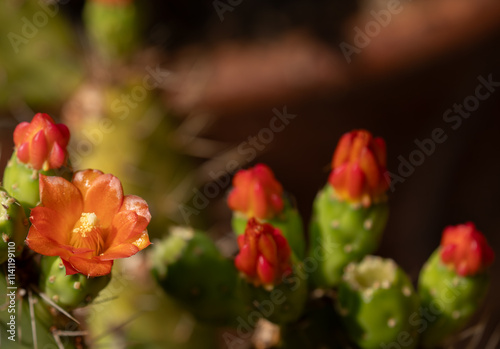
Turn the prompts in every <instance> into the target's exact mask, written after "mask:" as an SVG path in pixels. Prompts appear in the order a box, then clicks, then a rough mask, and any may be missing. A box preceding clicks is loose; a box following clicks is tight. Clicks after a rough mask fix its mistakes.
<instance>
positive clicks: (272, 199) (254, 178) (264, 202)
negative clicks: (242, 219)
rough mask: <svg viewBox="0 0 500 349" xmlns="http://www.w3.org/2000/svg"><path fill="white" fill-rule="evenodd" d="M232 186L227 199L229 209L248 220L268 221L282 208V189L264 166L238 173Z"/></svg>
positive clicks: (258, 165)
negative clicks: (253, 218) (241, 214)
mask: <svg viewBox="0 0 500 349" xmlns="http://www.w3.org/2000/svg"><path fill="white" fill-rule="evenodd" d="M233 186H234V188H233V190H232V191H231V193H230V194H229V197H228V199H227V201H228V205H229V208H231V210H233V211H238V212H242V213H244V214H245V215H246V216H247V217H249V218H250V217H256V218H258V219H270V218H272V217H274V216H275V215H277V214H278V213H280V212H281V211H282V210H283V208H284V202H283V187H282V186H281V184H280V183H279V182H278V181H277V180H276V178H275V177H274V174H273V171H271V169H270V168H269V167H267V166H266V165H264V164H257V165H255V166H254V167H252V168H249V169H247V170H240V171H238V172H237V173H236V175H235V176H234V178H233Z"/></svg>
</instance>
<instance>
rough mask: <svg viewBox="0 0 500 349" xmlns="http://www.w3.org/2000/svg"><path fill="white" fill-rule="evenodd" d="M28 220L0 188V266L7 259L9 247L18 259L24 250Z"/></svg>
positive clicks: (17, 204)
mask: <svg viewBox="0 0 500 349" xmlns="http://www.w3.org/2000/svg"><path fill="white" fill-rule="evenodd" d="M27 233H28V220H27V219H26V215H25V213H24V210H23V208H22V207H21V205H20V204H19V203H18V202H17V201H16V199H14V198H13V197H11V196H9V194H7V192H6V191H5V189H3V188H1V187H0V234H1V239H0V264H2V263H4V262H5V261H6V260H7V259H8V254H9V247H10V250H11V251H13V254H14V255H15V256H16V257H18V256H19V255H20V253H21V252H22V250H23V248H24V239H25V238H26V234H27Z"/></svg>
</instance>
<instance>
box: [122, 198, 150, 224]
mask: <svg viewBox="0 0 500 349" xmlns="http://www.w3.org/2000/svg"><path fill="white" fill-rule="evenodd" d="M120 211H134V212H135V213H137V215H139V216H141V217H144V218H145V219H146V220H147V221H148V222H150V221H151V213H150V212H149V207H148V203H147V202H146V200H144V199H143V198H141V197H139V196H135V195H126V196H125V198H124V199H123V204H122V207H121V208H120Z"/></svg>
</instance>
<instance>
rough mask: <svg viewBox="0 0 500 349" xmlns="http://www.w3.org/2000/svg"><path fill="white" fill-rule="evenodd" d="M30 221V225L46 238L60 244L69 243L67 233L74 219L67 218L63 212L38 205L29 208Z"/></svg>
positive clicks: (70, 229) (71, 227)
mask: <svg viewBox="0 0 500 349" xmlns="http://www.w3.org/2000/svg"><path fill="white" fill-rule="evenodd" d="M30 221H31V223H32V227H35V228H36V229H37V231H38V232H39V233H40V234H41V235H43V236H45V237H47V238H48V239H50V240H52V241H54V242H56V243H58V244H61V245H66V244H68V243H69V238H70V236H69V234H70V233H71V231H72V229H73V222H74V221H72V220H70V219H68V218H67V216H66V215H65V214H64V213H62V212H58V211H56V210H54V209H52V208H50V207H41V206H38V207H35V208H34V209H32V210H31V216H30ZM29 236H30V234H28V237H29ZM37 252H38V251H37Z"/></svg>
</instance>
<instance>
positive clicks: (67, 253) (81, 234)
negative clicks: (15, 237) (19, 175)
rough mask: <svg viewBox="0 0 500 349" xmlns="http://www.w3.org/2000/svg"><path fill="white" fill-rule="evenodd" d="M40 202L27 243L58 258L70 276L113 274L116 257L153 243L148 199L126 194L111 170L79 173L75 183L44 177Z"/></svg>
mask: <svg viewBox="0 0 500 349" xmlns="http://www.w3.org/2000/svg"><path fill="white" fill-rule="evenodd" d="M40 201H41V203H40V205H39V206H37V207H35V208H34V209H33V210H32V211H31V216H30V221H31V224H32V225H31V228H30V230H29V233H28V237H27V239H26V243H27V244H28V246H29V247H30V248H31V249H32V250H34V251H36V252H38V253H40V254H43V255H46V256H60V257H61V259H62V261H63V263H64V265H65V267H66V274H67V275H71V274H76V273H81V274H84V275H86V276H89V277H95V276H102V275H106V274H109V273H110V272H111V267H112V265H113V260H115V259H118V258H126V257H130V256H132V255H134V254H135V253H137V252H138V251H140V250H142V249H144V248H146V247H147V246H149V244H150V242H149V236H148V233H147V230H146V228H147V226H148V224H149V221H150V220H151V215H150V213H149V209H148V205H147V203H146V201H144V200H143V199H142V198H140V197H137V196H134V195H126V196H124V195H123V188H122V185H121V183H120V180H119V179H118V178H116V177H115V176H113V175H111V174H103V173H102V172H100V171H97V170H85V171H79V172H76V173H75V174H74V176H73V179H72V181H71V182H69V181H67V180H65V179H64V178H61V177H49V176H44V175H40Z"/></svg>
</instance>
